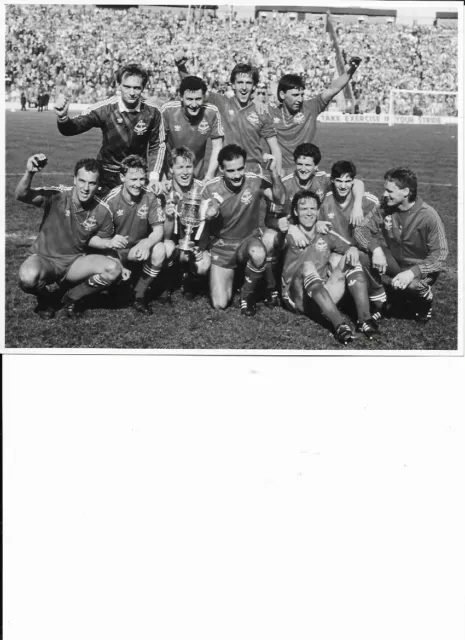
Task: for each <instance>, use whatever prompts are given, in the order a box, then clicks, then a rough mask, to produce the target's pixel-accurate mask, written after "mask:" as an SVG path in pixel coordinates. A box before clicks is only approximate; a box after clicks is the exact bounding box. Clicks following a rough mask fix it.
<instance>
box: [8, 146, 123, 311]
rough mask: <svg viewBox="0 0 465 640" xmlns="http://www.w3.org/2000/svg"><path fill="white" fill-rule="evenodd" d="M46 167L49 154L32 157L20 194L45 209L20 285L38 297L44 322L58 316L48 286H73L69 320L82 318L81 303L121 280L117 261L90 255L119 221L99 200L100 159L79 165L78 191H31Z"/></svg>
mask: <svg viewBox="0 0 465 640" xmlns="http://www.w3.org/2000/svg"><path fill="white" fill-rule="evenodd" d="M46 164H47V158H46V157H45V156H44V154H42V153H38V154H35V155H33V156H31V157H30V158H29V159H28V161H27V165H26V172H25V174H24V176H23V177H22V178H21V180H20V181H19V183H18V186H17V187H16V190H15V196H16V199H17V200H19V201H20V202H25V203H26V204H32V205H34V206H36V207H44V217H43V219H42V223H41V225H40V230H39V235H38V236H37V239H36V240H35V241H34V244H33V245H32V247H31V250H30V254H31V255H30V256H29V257H28V258H27V260H26V261H25V262H23V264H22V265H21V267H20V269H19V285H20V287H21V288H22V289H23V291H25V292H26V293H30V294H33V295H35V296H36V297H37V308H36V311H37V313H38V314H39V315H40V317H42V318H53V316H54V315H55V305H54V295H53V294H52V293H51V291H50V289H49V288H48V286H49V285H51V284H52V283H63V284H64V283H66V284H67V285H68V286H69V285H71V287H72V288H70V289H69V290H68V292H67V294H66V295H65V297H64V299H63V304H64V308H65V310H66V313H67V315H68V316H69V317H77V316H78V315H80V313H81V309H80V304H79V305H78V303H80V302H81V300H82V299H83V298H84V297H86V296H88V295H89V294H92V293H95V292H97V291H100V290H103V289H105V288H107V287H109V286H110V285H111V284H113V283H115V282H117V281H118V280H119V279H120V277H121V273H122V269H121V265H120V263H119V262H118V261H117V260H114V259H113V258H110V257H106V256H102V255H86V254H87V253H88V244H89V241H90V240H91V239H92V238H93V237H99V238H101V239H102V240H103V239H105V241H106V242H110V238H111V237H112V235H113V221H112V217H111V212H110V210H109V208H108V206H107V205H106V204H105V203H103V202H102V201H101V200H100V199H99V198H97V197H96V192H97V189H98V186H99V178H100V170H101V169H100V165H99V164H98V163H97V161H96V160H94V159H92V158H85V159H83V160H79V161H78V162H77V164H76V166H75V169H74V186H72V187H66V186H63V185H60V186H59V187H39V188H37V189H31V183H32V178H33V177H34V174H35V173H37V172H38V171H41V170H42V169H43V168H44V166H45V165H46ZM73 285H75V286H73Z"/></svg>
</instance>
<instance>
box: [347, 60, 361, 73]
mask: <svg viewBox="0 0 465 640" xmlns="http://www.w3.org/2000/svg"><path fill="white" fill-rule="evenodd" d="M361 61H362V59H361V58H359V57H358V56H352V58H350V60H349V68H348V69H347V73H348V74H349V76H350V77H352V76H353V75H354V73H355V72H356V71H357V69H358V67H359V65H360V63H361Z"/></svg>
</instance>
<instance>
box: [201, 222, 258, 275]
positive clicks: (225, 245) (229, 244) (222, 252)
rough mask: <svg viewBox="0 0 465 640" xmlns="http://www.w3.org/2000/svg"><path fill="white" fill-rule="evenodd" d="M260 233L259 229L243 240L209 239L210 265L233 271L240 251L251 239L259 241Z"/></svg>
mask: <svg viewBox="0 0 465 640" xmlns="http://www.w3.org/2000/svg"><path fill="white" fill-rule="evenodd" d="M261 237H262V232H261V230H260V229H257V230H256V231H254V233H253V234H252V235H250V236H248V237H247V238H244V239H243V240H227V239H225V240H223V239H222V238H211V239H210V253H211V257H212V265H216V266H217V267H221V268H222V269H235V268H236V267H237V265H238V255H239V252H240V250H241V249H242V248H243V247H244V246H245V245H246V243H247V242H248V241H249V240H251V239H252V238H257V239H260V238H261Z"/></svg>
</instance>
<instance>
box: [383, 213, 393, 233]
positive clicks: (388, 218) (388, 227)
mask: <svg viewBox="0 0 465 640" xmlns="http://www.w3.org/2000/svg"><path fill="white" fill-rule="evenodd" d="M384 227H385V229H386V230H387V231H390V230H391V229H392V216H386V217H385V218H384Z"/></svg>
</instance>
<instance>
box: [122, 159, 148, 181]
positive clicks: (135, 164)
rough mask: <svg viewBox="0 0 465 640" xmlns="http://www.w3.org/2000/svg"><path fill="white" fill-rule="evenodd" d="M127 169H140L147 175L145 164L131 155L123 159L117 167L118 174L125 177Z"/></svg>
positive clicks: (142, 160)
mask: <svg viewBox="0 0 465 640" xmlns="http://www.w3.org/2000/svg"><path fill="white" fill-rule="evenodd" d="M129 169H142V171H143V172H144V173H147V162H146V161H145V160H144V158H141V156H137V155H136V154H132V155H130V156H127V157H126V158H124V160H123V161H122V162H121V163H120V165H119V172H120V173H122V174H123V176H125V175H126V174H127V172H128V171H129Z"/></svg>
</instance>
